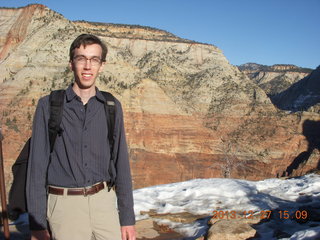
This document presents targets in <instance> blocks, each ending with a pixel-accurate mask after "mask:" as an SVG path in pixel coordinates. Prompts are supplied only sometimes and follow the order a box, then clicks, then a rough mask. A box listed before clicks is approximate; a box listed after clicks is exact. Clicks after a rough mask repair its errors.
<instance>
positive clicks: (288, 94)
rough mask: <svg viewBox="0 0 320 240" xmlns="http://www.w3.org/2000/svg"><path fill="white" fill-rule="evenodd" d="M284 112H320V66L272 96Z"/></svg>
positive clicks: (273, 100)
mask: <svg viewBox="0 0 320 240" xmlns="http://www.w3.org/2000/svg"><path fill="white" fill-rule="evenodd" d="M271 100H272V102H273V103H274V104H275V105H276V106H277V107H278V108H280V109H282V110H288V111H292V112H296V111H312V112H318V113H319V112H320V66H319V67H318V68H317V69H316V70H314V71H312V72H311V73H310V74H309V75H308V76H306V77H305V78H303V79H301V80H300V81H297V82H295V83H294V84H293V85H292V86H290V87H289V88H288V89H286V90H285V91H282V92H281V93H278V94H275V95H273V96H271Z"/></svg>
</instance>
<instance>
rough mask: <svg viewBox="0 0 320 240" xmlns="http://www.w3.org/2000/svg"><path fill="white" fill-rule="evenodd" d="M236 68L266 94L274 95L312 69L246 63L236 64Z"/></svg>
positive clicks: (285, 65)
mask: <svg viewBox="0 0 320 240" xmlns="http://www.w3.org/2000/svg"><path fill="white" fill-rule="evenodd" d="M238 68H239V70H240V71H242V72H243V73H245V74H246V75H247V76H248V77H249V78H250V79H251V80H253V81H254V82H255V83H257V84H258V86H259V87H261V88H262V89H263V90H264V91H265V92H266V93H267V94H268V95H275V94H277V93H280V92H282V91H284V90H286V89H287V88H288V87H290V86H291V85H292V84H293V83H295V82H297V81H299V80H301V79H302V78H304V77H306V76H307V75H308V74H310V73H311V71H312V69H308V68H300V67H297V66H295V65H287V64H276V65H273V66H266V65H260V64H256V63H246V64H242V65H240V66H238Z"/></svg>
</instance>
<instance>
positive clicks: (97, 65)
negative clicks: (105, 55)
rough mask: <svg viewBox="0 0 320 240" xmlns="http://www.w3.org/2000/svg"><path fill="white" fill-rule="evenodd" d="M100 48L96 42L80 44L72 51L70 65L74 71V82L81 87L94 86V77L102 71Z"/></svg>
mask: <svg viewBox="0 0 320 240" xmlns="http://www.w3.org/2000/svg"><path fill="white" fill-rule="evenodd" d="M101 54H102V49H101V47H100V45H98V44H91V45H86V47H84V46H83V45H81V46H80V48H76V49H75V51H74V57H73V60H72V61H71V62H70V67H71V69H72V71H73V73H74V77H75V81H76V84H77V85H78V86H79V88H81V89H88V88H91V87H94V86H95V81H96V78H97V77H98V75H99V72H101V71H102V68H103V65H104V64H103V63H102V62H101Z"/></svg>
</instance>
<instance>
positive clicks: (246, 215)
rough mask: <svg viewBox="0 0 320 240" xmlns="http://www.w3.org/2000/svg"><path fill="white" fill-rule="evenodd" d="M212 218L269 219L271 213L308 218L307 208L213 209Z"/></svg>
mask: <svg viewBox="0 0 320 240" xmlns="http://www.w3.org/2000/svg"><path fill="white" fill-rule="evenodd" d="M212 214H213V215H212V219H253V218H254V217H255V216H259V217H260V219H269V218H271V215H274V216H275V217H278V218H279V219H303V220H306V219H307V218H308V212H307V210H296V211H288V210H277V211H271V210H261V211H253V210H244V211H235V210H231V211H226V210H214V211H213V212H212Z"/></svg>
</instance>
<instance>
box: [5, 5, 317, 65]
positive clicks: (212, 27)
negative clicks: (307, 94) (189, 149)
mask: <svg viewBox="0 0 320 240" xmlns="http://www.w3.org/2000/svg"><path fill="white" fill-rule="evenodd" d="M30 3H41V4H44V5H46V6H48V7H49V8H50V9H52V10H54V11H57V12H59V13H60V14H62V15H63V16H64V17H66V18H68V19H70V20H86V21H96V22H105V23H121V24H137V25H141V26H149V27H155V28H159V29H162V30H166V31H168V32H171V33H173V34H175V35H177V36H179V37H182V38H186V39H190V40H194V41H197V42H203V43H209V44H213V45H215V46H217V47H219V48H220V49H221V50H222V51H223V52H224V54H225V56H226V57H227V59H228V60H229V62H230V63H231V64H234V65H240V64H243V63H247V62H255V63H259V64H265V65H273V64H294V65H297V66H300V67H308V68H313V69H314V68H316V67H317V66H319V65H320V14H319V13H320V0H117V1H116V0H92V1H88V0H86V1H85V0H64V1H58V0H51V1H50V0H42V1H41V0H39V1H36V0H33V1H28V0H6V1H4V0H0V7H21V6H25V5H28V4H30Z"/></svg>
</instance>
